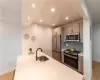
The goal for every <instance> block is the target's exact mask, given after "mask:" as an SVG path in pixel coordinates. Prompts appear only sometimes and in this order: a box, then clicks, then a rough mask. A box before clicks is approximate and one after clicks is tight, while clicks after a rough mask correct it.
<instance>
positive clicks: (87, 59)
mask: <svg viewBox="0 0 100 80" xmlns="http://www.w3.org/2000/svg"><path fill="white" fill-rule="evenodd" d="M85 1H86V0H81V7H82V9H83V13H82V16H83V43H84V44H83V49H84V50H83V52H84V57H83V58H84V80H92V49H91V48H92V47H91V46H92V45H91V43H92V41H91V37H90V31H91V29H90V26H92V19H91V15H90V14H89V12H88V9H87V5H86V3H85Z"/></svg>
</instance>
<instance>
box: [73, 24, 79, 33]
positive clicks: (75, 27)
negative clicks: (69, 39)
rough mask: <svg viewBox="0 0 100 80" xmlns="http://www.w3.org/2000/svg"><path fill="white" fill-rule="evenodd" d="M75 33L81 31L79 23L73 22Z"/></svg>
mask: <svg viewBox="0 0 100 80" xmlns="http://www.w3.org/2000/svg"><path fill="white" fill-rule="evenodd" d="M73 33H79V23H77V24H73Z"/></svg>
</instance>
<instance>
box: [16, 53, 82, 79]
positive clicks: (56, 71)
mask: <svg viewBox="0 0 100 80" xmlns="http://www.w3.org/2000/svg"><path fill="white" fill-rule="evenodd" d="M41 55H45V56H46V57H48V58H49V60H48V61H46V62H40V61H36V59H35V54H33V55H22V56H19V57H18V60H17V66H16V71H15V77H14V80H82V78H83V75H81V74H80V73H78V72H76V71H74V70H73V69H71V68H69V67H67V66H65V65H63V64H62V63H60V62H58V61H56V60H54V59H53V58H51V57H49V56H48V55H46V54H44V53H42V52H38V56H41Z"/></svg>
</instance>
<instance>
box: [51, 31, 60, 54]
mask: <svg viewBox="0 0 100 80" xmlns="http://www.w3.org/2000/svg"><path fill="white" fill-rule="evenodd" d="M52 48H53V51H55V52H59V53H60V52H61V34H57V32H56V33H55V34H53V36H52Z"/></svg>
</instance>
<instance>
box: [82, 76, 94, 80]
mask: <svg viewBox="0 0 100 80" xmlns="http://www.w3.org/2000/svg"><path fill="white" fill-rule="evenodd" d="M82 80H92V79H89V78H88V77H85V76H83V79H82Z"/></svg>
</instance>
